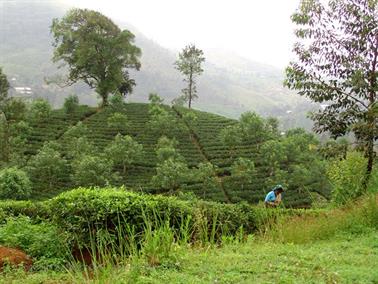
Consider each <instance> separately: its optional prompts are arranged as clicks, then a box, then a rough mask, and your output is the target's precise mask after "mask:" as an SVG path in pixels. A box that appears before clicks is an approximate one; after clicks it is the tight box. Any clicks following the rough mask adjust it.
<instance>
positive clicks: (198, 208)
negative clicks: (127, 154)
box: [50, 188, 257, 245]
mask: <svg viewBox="0 0 378 284" xmlns="http://www.w3.org/2000/svg"><path fill="white" fill-rule="evenodd" d="M50 206H51V208H53V209H54V210H53V212H52V214H53V219H54V221H55V222H56V223H57V224H58V226H60V227H61V228H62V229H63V230H65V231H67V232H69V233H70V234H71V236H72V235H74V236H77V241H79V242H81V243H82V244H87V245H89V244H90V243H89V242H90V234H89V231H92V232H95V233H96V234H97V232H98V233H101V231H103V230H104V229H107V230H108V231H109V232H114V230H116V228H117V226H118V225H119V224H120V222H121V223H122V224H128V225H129V226H131V228H132V229H133V230H134V233H135V235H137V236H138V235H140V234H141V233H142V232H144V230H145V225H146V223H145V221H144V220H149V221H150V222H152V224H153V226H154V227H153V228H152V229H154V228H155V224H165V222H169V226H170V228H171V230H172V231H173V232H174V233H175V235H176V236H177V235H178V234H179V232H180V229H182V227H181V226H182V224H183V221H185V220H190V224H189V228H192V231H191V234H190V235H191V236H192V238H193V239H196V238H198V237H199V235H198V234H199V233H200V231H201V230H203V229H204V228H203V227H198V226H197V225H196V224H200V223H201V224H202V225H204V226H205V228H207V229H206V230H208V231H209V232H210V231H211V230H212V228H213V226H216V228H215V229H216V235H215V236H214V237H215V239H216V240H220V237H221V235H222V232H227V233H229V234H234V233H235V232H236V231H238V229H239V228H240V226H243V227H244V229H245V232H246V233H250V232H252V231H254V230H255V228H256V227H255V226H256V222H257V220H256V219H255V212H254V210H253V208H252V207H249V206H246V205H227V204H219V203H211V202H203V201H197V202H193V201H190V202H188V201H182V200H179V199H177V198H175V197H165V196H159V195H146V194H137V193H135V192H130V191H125V190H124V188H119V189H116V188H106V189H85V188H81V189H76V190H73V191H70V192H65V193H62V194H60V195H59V196H58V197H56V198H54V199H52V200H51V201H50ZM215 216H216V217H215ZM214 219H216V220H217V222H216V223H215V224H214V223H213V220H214ZM155 221H156V222H158V223H155ZM204 222H205V223H204ZM115 234H116V232H115ZM92 237H93V236H92Z"/></svg>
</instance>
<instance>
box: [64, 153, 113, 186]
mask: <svg viewBox="0 0 378 284" xmlns="http://www.w3.org/2000/svg"><path fill="white" fill-rule="evenodd" d="M72 167H73V176H72V179H73V180H74V181H75V183H76V185H78V186H105V185H107V184H109V183H110V182H111V181H112V179H113V175H112V167H113V163H112V162H111V161H110V160H107V159H106V158H102V157H98V156H89V155H84V156H81V157H80V158H79V159H77V160H75V161H74V162H73V165H72Z"/></svg>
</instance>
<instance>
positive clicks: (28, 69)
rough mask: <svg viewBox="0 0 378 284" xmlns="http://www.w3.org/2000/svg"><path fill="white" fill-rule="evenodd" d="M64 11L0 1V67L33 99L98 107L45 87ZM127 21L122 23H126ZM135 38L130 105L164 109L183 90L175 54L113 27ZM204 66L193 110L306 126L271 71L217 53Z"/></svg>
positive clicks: (92, 100)
mask: <svg viewBox="0 0 378 284" xmlns="http://www.w3.org/2000/svg"><path fill="white" fill-rule="evenodd" d="M67 9H68V7H64V6H62V5H61V4H57V3H54V2H53V1H41V2H40V1H35V2H33V1H30V2H25V1H20V0H13V1H12V0H11V1H5V2H4V3H2V5H1V6H0V22H1V27H0V66H3V67H4V70H5V73H6V74H7V75H8V77H9V79H11V83H12V85H13V86H14V87H20V86H28V87H31V88H32V92H33V96H42V97H47V98H48V99H49V100H50V102H51V103H52V104H53V105H55V106H57V107H58V106H60V105H61V104H62V102H63V99H64V97H65V96H67V95H68V94H70V93H78V94H80V96H81V101H82V102H83V103H87V104H89V105H95V104H96V103H97V98H96V95H94V94H93V91H91V90H89V89H88V88H87V87H86V86H85V85H84V84H76V85H75V86H72V87H69V88H65V89H61V88H60V87H57V86H56V85H51V84H50V85H47V84H45V82H44V78H45V77H51V76H52V75H54V74H58V73H59V72H60V73H62V72H61V71H58V70H57V66H56V65H55V66H54V65H53V64H52V63H51V57H52V51H53V48H52V46H51V43H52V37H51V35H50V32H49V27H50V25H51V21H52V19H53V18H55V17H61V16H63V15H64V13H65V11H67ZM125 20H127V19H125ZM117 24H118V25H119V26H121V27H122V28H128V29H130V30H131V31H133V32H134V33H135V35H136V44H137V45H138V46H139V47H140V48H141V49H142V53H143V56H142V59H141V61H142V68H141V71H139V72H133V73H132V74H133V77H134V78H135V79H136V82H137V87H136V89H135V92H134V94H133V95H132V96H131V98H129V101H134V102H145V101H146V99H147V97H148V94H149V93H150V92H157V93H159V95H160V96H162V97H163V98H165V99H166V102H167V103H169V102H170V101H171V100H172V99H173V98H175V97H177V96H178V95H179V94H180V90H181V89H182V88H183V87H184V86H183V83H182V78H181V76H180V74H179V73H178V71H177V70H175V69H174V67H173V63H174V61H175V60H176V56H177V54H176V53H175V52H174V51H171V50H169V49H166V48H163V47H161V46H159V45H158V44H157V43H155V42H153V41H151V40H149V39H148V38H146V37H145V36H143V34H141V33H140V32H139V31H138V30H137V29H136V28H133V27H131V26H130V25H127V24H125V23H123V22H117ZM205 56H206V58H207V61H206V63H205V66H204V70H205V72H204V74H203V76H201V78H200V80H199V83H198V91H199V95H200V98H199V100H197V101H195V102H194V107H195V108H197V109H200V110H206V111H211V112H215V113H218V114H222V115H225V116H228V117H233V118H236V117H238V116H239V115H240V113H242V112H245V111H248V110H255V111H257V112H258V113H260V114H262V115H273V116H276V117H279V118H280V119H281V120H282V121H283V123H284V125H285V126H289V127H293V126H299V125H300V126H308V125H309V122H308V121H307V120H305V119H303V118H304V115H305V113H306V112H307V111H308V110H309V109H310V105H309V103H308V102H307V101H305V100H304V99H302V98H300V97H299V96H297V95H294V94H292V93H290V92H289V91H288V90H286V89H285V88H283V86H282V80H283V73H282V71H281V70H278V69H276V68H274V67H271V66H268V65H265V64H259V63H255V62H251V61H249V60H247V59H245V58H241V57H239V56H237V55H235V54H231V53H225V52H222V51H219V50H210V51H205Z"/></svg>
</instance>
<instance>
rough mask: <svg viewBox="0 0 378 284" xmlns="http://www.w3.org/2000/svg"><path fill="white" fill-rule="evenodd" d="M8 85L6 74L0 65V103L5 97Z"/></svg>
mask: <svg viewBox="0 0 378 284" xmlns="http://www.w3.org/2000/svg"><path fill="white" fill-rule="evenodd" d="M9 87H10V86H9V82H8V79H7V76H6V75H5V74H4V73H3V69H2V68H1V67H0V105H1V104H3V102H4V101H5V100H6V99H7V97H8V91H9ZM0 109H1V108H0Z"/></svg>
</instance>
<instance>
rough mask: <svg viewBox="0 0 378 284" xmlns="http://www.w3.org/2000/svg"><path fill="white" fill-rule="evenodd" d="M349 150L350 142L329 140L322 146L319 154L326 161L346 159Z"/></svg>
mask: <svg viewBox="0 0 378 284" xmlns="http://www.w3.org/2000/svg"><path fill="white" fill-rule="evenodd" d="M348 148H349V145H348V140H346V139H339V140H327V141H326V142H325V143H324V144H323V145H321V146H320V148H319V152H320V154H321V155H322V156H323V157H324V158H326V159H333V158H339V159H345V157H346V155H347V152H348Z"/></svg>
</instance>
